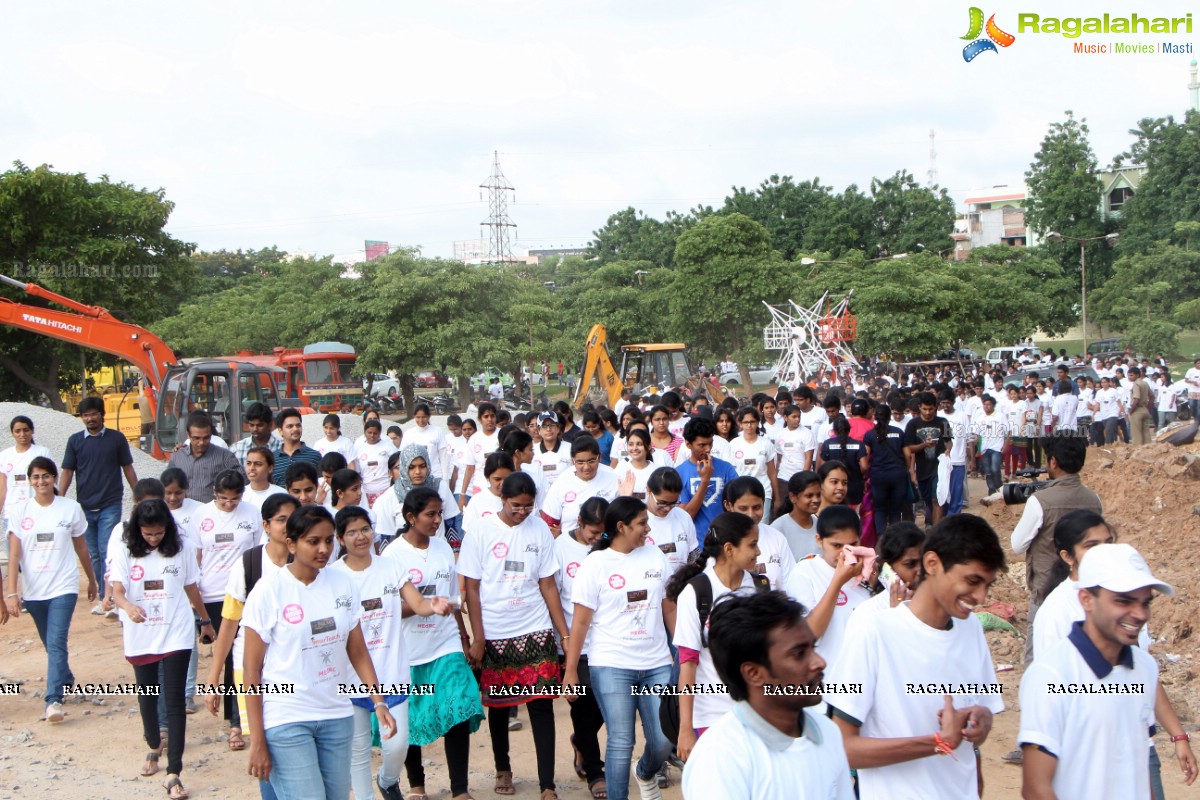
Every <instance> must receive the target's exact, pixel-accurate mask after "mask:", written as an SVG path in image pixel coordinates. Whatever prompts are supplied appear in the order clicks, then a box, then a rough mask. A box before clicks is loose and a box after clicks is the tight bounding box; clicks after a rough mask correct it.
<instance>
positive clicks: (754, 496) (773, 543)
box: [721, 476, 796, 589]
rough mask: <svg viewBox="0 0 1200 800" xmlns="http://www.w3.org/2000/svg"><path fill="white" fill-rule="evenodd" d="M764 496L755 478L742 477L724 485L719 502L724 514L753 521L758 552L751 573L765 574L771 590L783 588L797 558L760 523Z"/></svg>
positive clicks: (780, 538)
mask: <svg viewBox="0 0 1200 800" xmlns="http://www.w3.org/2000/svg"><path fill="white" fill-rule="evenodd" d="M765 494H766V493H765V492H764V491H763V485H762V483H760V482H759V481H758V479H757V478H751V477H749V476H742V477H740V478H734V479H733V480H731V481H730V482H729V483H727V484H725V490H724V492H723V493H722V494H721V503H722V506H723V507H724V509H725V510H726V511H735V512H737V513H738V514H745V515H746V516H747V517H749V518H750V519H751V520H752V521H753V522H754V525H755V533H757V534H758V551H759V557H758V561H757V562H756V563H755V565H754V572H756V573H757V574H759V575H765V576H766V577H767V579H768V580H769V581H770V582H771V588H772V589H783V587H784V586H785V585H786V584H787V579H788V575H790V574H791V572H792V568H793V567H795V566H796V559H795V557H794V556H793V555H792V548H791V545H789V544H788V541H787V539H786V538H785V537H784V535H783V534H782V533H780V532H779V531H777V530H775V529H774V528H772V527H771V526H770V525H768V524H767V523H765V522H763V516H764V514H765V513H766V508H767V499H766V497H765Z"/></svg>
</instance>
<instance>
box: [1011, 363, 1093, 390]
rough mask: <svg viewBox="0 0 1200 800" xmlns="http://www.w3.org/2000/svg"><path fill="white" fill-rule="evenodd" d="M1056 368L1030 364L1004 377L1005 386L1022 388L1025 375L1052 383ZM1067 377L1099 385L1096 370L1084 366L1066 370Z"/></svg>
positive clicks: (1056, 373)
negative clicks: (1083, 379)
mask: <svg viewBox="0 0 1200 800" xmlns="http://www.w3.org/2000/svg"><path fill="white" fill-rule="evenodd" d="M1057 370H1058V367H1057V366H1055V365H1051V364H1030V365H1028V366H1026V367H1025V368H1024V369H1019V370H1017V371H1016V372H1014V373H1013V374H1012V375H1005V376H1004V385H1005V386H1022V385H1024V383H1025V376H1026V375H1036V376H1037V377H1038V378H1039V379H1040V380H1044V381H1051V382H1053V381H1054V380H1055V379H1056V378H1057V377H1058V372H1057ZM1067 376H1068V377H1069V378H1070V379H1071V380H1072V381H1073V380H1075V379H1076V378H1080V377H1083V378H1087V379H1089V380H1093V381H1096V382H1097V383H1099V381H1100V376H1099V375H1097V374H1096V370H1094V369H1092V368H1091V367H1089V366H1086V365H1079V366H1071V367H1068V368H1067Z"/></svg>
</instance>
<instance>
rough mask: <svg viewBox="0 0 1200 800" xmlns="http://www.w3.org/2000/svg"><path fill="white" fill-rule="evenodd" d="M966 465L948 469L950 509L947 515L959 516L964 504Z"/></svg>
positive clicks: (965, 496)
mask: <svg viewBox="0 0 1200 800" xmlns="http://www.w3.org/2000/svg"><path fill="white" fill-rule="evenodd" d="M966 488H967V465H966V464H954V465H951V467H950V504H949V505H950V507H949V508H948V509H947V510H946V513H947V514H961V513H962V510H963V505H964V503H965V502H966V499H967V495H966V491H965V490H966Z"/></svg>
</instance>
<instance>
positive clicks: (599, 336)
mask: <svg viewBox="0 0 1200 800" xmlns="http://www.w3.org/2000/svg"><path fill="white" fill-rule="evenodd" d="M583 350H584V354H583V368H582V369H580V371H579V386H578V388H577V389H576V391H575V397H574V399H573V401H572V405H573V406H574V407H575V408H577V409H578V408H582V407H583V405H584V403H586V402H588V400H589V399H592V400H596V401H599V402H602V403H604V404H605V405H606V406H608V407H609V408H615V407H616V405H617V401H618V400H620V399H621V392H622V391H624V390H625V389H630V390H632V391H633V392H634V393H635V394H639V395H644V394H657V393H659V392H664V391H667V390H668V389H681V390H683V391H684V392H685V393H687V394H688V395H695V394H698V393H703V394H705V395H707V396H708V398H709V400H710V402H717V401H719V399H720V398H718V397H716V395H715V393H714V391H713V387H712V386H710V385H709V383H708V381H706V380H704V379H703V377H702V376H700V375H694V374H693V373H692V368H691V366H690V365H689V364H688V358H687V345H685V344H681V343H671V344H626V345H622V346H621V370H620V372H618V371H617V368H616V367H615V366H613V362H612V359H611V358H610V357H609V355H608V329H607V328H605V327H604V325H602V324H600V323H597V324H595V325H593V326H592V329H591V330H590V331H588V335H587V342H586V343H585V344H584V348H583ZM595 384H599V386H600V391H599V392H598V393H597V392H596V390H595V389H594V388H593V387H594V385H595Z"/></svg>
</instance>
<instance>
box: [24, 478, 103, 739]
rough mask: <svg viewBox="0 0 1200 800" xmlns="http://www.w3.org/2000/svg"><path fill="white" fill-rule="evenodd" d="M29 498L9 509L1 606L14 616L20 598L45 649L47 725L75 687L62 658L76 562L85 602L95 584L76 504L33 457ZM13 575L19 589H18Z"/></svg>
mask: <svg viewBox="0 0 1200 800" xmlns="http://www.w3.org/2000/svg"><path fill="white" fill-rule="evenodd" d="M25 477H27V478H28V479H29V485H30V486H31V487H32V490H33V496H32V497H30V498H29V499H28V500H27V501H25V503H24V504H23V505H21V506H20V507H19V508H15V509H14V510H13V514H12V516H11V517H10V518H9V520H8V522H9V525H8V576H7V578H6V580H7V582H6V583H5V586H4V605H5V608H6V609H7V610H8V614H9V615H10V616H12V617H14V618H15V617H18V616H20V613H21V601H22V598H24V601H25V610H26V611H28V612H29V616H31V617H33V623H34V625H35V626H36V627H37V632H38V638H40V639H41V640H42V646H43V647H45V648H46V656H47V667H46V694H45V698H44V699H45V701H46V717H45V719H46V721H47V722H62V720H63V710H62V700H63V690H64V689H65V688H67V687H70V686H73V685H74V684H75V676H74V675H73V674H72V673H71V665H70V663H69V661H68V654H67V634H68V633H69V631H70V629H71V615H72V614H73V613H74V611H75V600H76V598H77V597H78V596H79V567H77V566H76V565H75V561H76V560H77V559H78V561H79V564H80V565H81V566H82V567H83V574H84V575H86V576H87V582H88V588H87V595H88V602H91V601H93V600H95V599H96V595H97V594H98V591H99V589H98V586H97V584H96V576H95V575H94V574H93V573H92V560H91V556H90V555H88V550H87V544H86V542H84V540H83V534H84V531H86V530H87V520H86V519H84V516H83V509H82V508H80V506H79V503H76V502H75V501H74V500H69V499H67V498H65V497H57V496H55V494H54V485H55V483H56V482H57V481H58V467H56V466H55V465H54V462H53V461H52V460H50V459H49V458H47V457H46V456H36V457H35V458H33V459H32V460H30V462H29V466H28V467H27V468H26V469H25ZM18 577H19V578H20V588H18Z"/></svg>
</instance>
